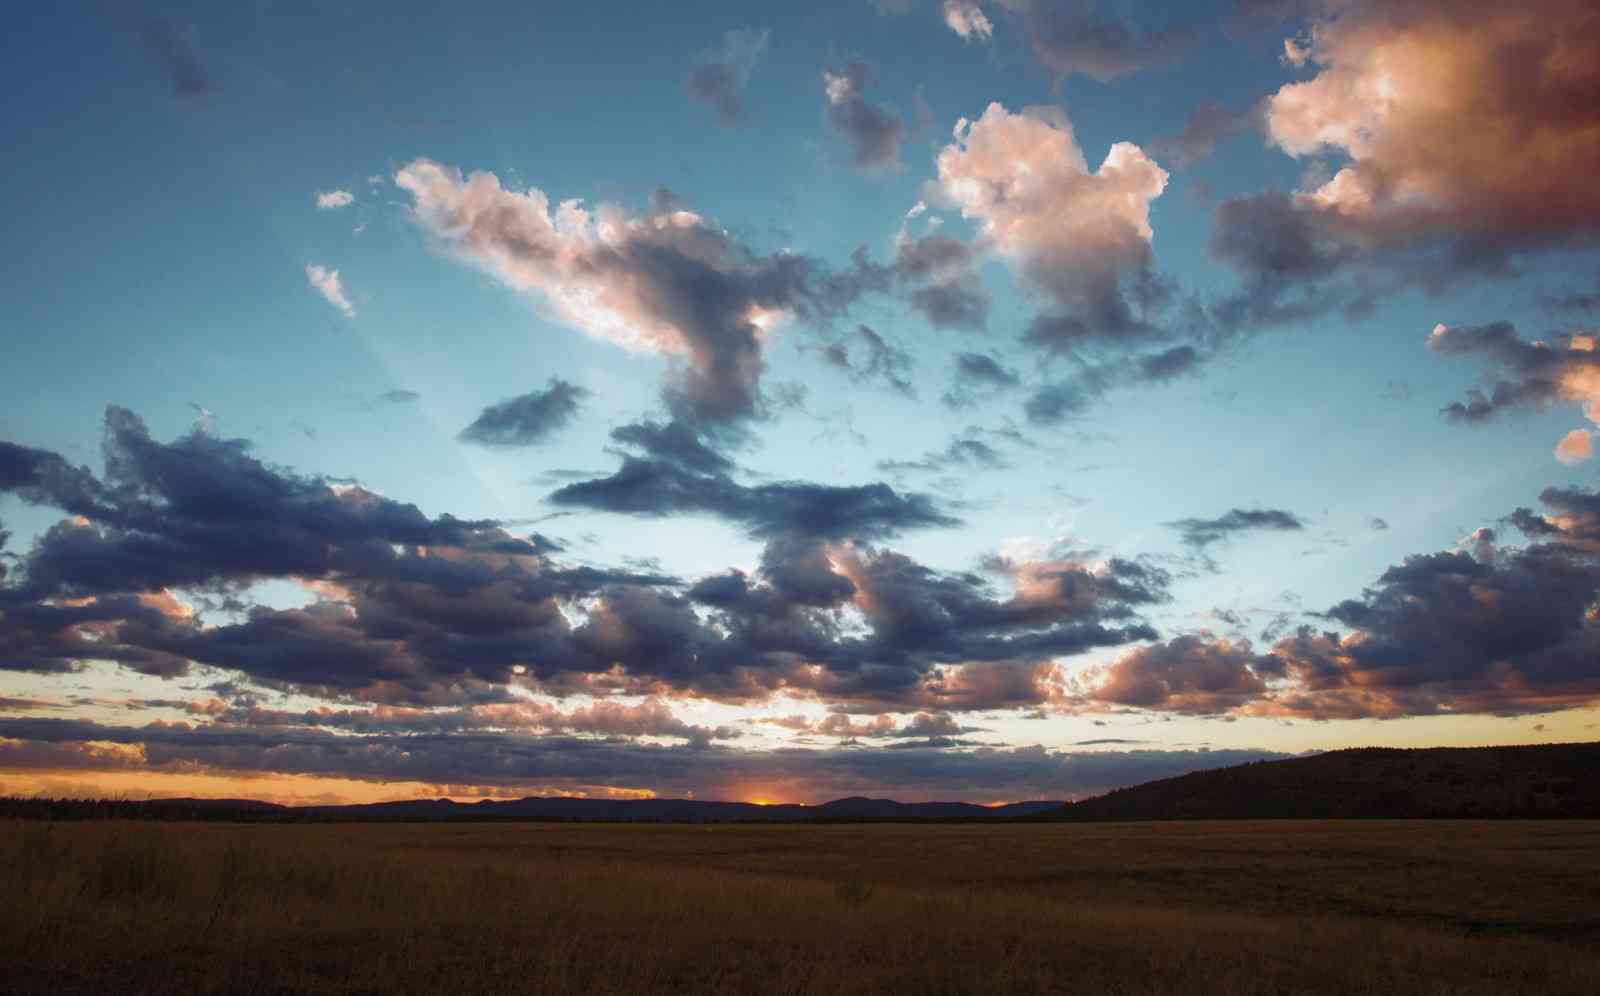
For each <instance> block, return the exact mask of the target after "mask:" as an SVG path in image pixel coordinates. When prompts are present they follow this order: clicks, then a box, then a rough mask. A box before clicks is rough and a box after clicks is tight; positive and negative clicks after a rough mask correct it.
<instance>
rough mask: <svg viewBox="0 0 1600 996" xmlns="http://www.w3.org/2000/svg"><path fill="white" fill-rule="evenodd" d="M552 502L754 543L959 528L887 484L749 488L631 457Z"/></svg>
mask: <svg viewBox="0 0 1600 996" xmlns="http://www.w3.org/2000/svg"><path fill="white" fill-rule="evenodd" d="M547 500H548V501H549V502H551V503H552V504H555V505H560V506H567V507H575V508H589V509H595V510H597V511H605V512H619V513H623V514H627V515H643V516H649V517H661V516H668V515H678V514H701V515H712V516H716V517H718V518H722V519H726V520H728V521H730V522H735V523H738V524H740V525H742V526H744V527H745V528H747V529H749V530H750V532H751V533H752V534H753V535H756V536H781V535H787V534H799V535H806V536H828V537H836V538H843V537H860V538H864V539H876V538H882V537H886V536H893V535H896V534H898V533H901V532H903V531H905V530H908V529H926V528H934V527H950V526H954V525H957V524H959V520H957V519H955V518H953V517H952V516H950V515H948V514H946V513H944V512H943V511H941V510H940V508H939V506H938V505H937V504H936V503H935V502H934V501H933V500H932V499H931V498H929V497H928V496H927V495H923V494H915V493H908V494H904V495H902V494H899V493H897V492H896V491H895V490H894V489H893V488H891V487H889V486H888V485H887V484H881V483H879V484H863V485H855V486H846V485H829V484H813V483H809V482H805V481H783V482H778V483H769V484H756V485H744V484H740V483H738V482H737V481H735V480H734V479H733V478H732V477H730V476H728V475H727V474H726V473H725V472H722V471H715V472H706V471H702V470H698V469H696V468H694V467H691V466H688V465H685V464H683V463H681V462H676V461H672V460H666V459H660V458H655V457H635V456H625V457H624V458H623V461H622V466H621V468H619V469H618V470H617V472H616V473H614V474H612V475H611V476H610V477H603V478H597V479H595V480H591V481H580V482H577V483H574V484H569V485H567V486H566V487H563V488H560V489H558V490H556V491H555V492H553V493H551V495H550V496H549V498H548V499H547Z"/></svg>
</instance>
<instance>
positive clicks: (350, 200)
mask: <svg viewBox="0 0 1600 996" xmlns="http://www.w3.org/2000/svg"><path fill="white" fill-rule="evenodd" d="M355 202H356V195H355V194H352V193H351V192H350V191H348V190H327V191H323V192H321V193H319V194H317V209H318V210H320V211H337V210H338V209H339V208H344V207H349V206H350V205H352V204H354V203H355Z"/></svg>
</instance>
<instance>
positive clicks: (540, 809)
mask: <svg viewBox="0 0 1600 996" xmlns="http://www.w3.org/2000/svg"><path fill="white" fill-rule="evenodd" d="M1060 808H1061V801H1060V800H1058V799H1052V800H1045V801H1038V802H1016V803H1011V804H1009V805H1003V806H979V805H975V804H972V803H966V802H896V801H894V800H893V799H868V798H863V797H859V796H856V797H851V798H847V799H835V800H833V801H832V802H825V803H822V804H821V805H816V806H803V805H794V804H789V805H768V806H763V805H757V804H756V803H751V802H715V801H709V800H699V799H576V798H560V797H557V798H538V797H529V798H525V799H511V800H505V801H500V800H492V799H486V800H483V801H481V802H470V803H468V802H454V801H452V800H449V799H408V800H403V801H397V802H377V803H367V804H363V805H349V806H280V805H276V804H274V803H270V802H257V801H254V800H250V799H152V800H148V801H127V800H109V799H0V817H6V816H14V817H23V818H30V817H31V818H50V819H96V818H121V819H158V820H182V819H198V820H230V821H240V822H268V823H290V822H364V821H372V822H430V823H431V822H460V821H473V822H483V821H496V820H502V821H505V820H557V821H566V820H572V821H583V820H592V821H605V822H637V823H851V822H873V821H878V822H889V821H931V820H993V819H1002V820H1003V819H1017V818H1024V817H1032V818H1037V817H1039V816H1041V815H1044V814H1049V813H1055V812H1058V811H1059V810H1060Z"/></svg>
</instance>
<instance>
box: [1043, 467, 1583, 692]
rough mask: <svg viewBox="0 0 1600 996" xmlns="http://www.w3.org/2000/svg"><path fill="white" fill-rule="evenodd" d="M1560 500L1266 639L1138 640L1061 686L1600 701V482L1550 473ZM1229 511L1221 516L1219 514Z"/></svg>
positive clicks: (1409, 564)
mask: <svg viewBox="0 0 1600 996" xmlns="http://www.w3.org/2000/svg"><path fill="white" fill-rule="evenodd" d="M1540 498H1541V500H1542V501H1543V502H1544V503H1545V505H1547V506H1548V508H1549V509H1550V511H1549V513H1548V514H1539V513H1536V512H1534V511H1532V510H1530V509H1527V508H1519V509H1517V510H1516V511H1515V512H1513V513H1512V514H1511V515H1510V516H1508V517H1507V520H1506V521H1507V522H1508V523H1509V524H1510V525H1512V526H1514V527H1515V528H1516V529H1518V530H1519V531H1520V532H1522V533H1523V535H1525V536H1526V537H1528V539H1529V540H1531V542H1530V543H1529V544H1528V545H1526V546H1522V547H1509V546H1503V545H1501V544H1500V542H1499V537H1498V535H1497V533H1496V531H1495V530H1493V529H1480V530H1478V531H1477V532H1475V533H1474V534H1473V535H1472V536H1471V537H1470V538H1469V540H1467V541H1465V542H1464V543H1463V544H1462V546H1463V548H1462V549H1454V550H1446V551H1442V552H1438V553H1431V554H1418V555H1416V556H1411V557H1407V558H1406V559H1405V560H1404V561H1403V562H1401V563H1399V564H1396V565H1394V566H1392V567H1390V568H1389V569H1388V570H1386V571H1384V573H1383V574H1382V575H1381V576H1380V577H1379V578H1378V580H1377V581H1376V582H1375V583H1373V584H1372V585H1371V586H1369V587H1368V588H1366V589H1365V590H1364V591H1363V592H1362V594H1361V596H1360V597H1358V598H1352V599H1347V600H1345V601H1342V602H1339V603H1338V604H1337V605H1334V606H1333V607H1331V608H1330V609H1328V610H1327V611H1326V612H1324V613H1321V614H1320V615H1321V617H1322V618H1323V619H1325V620H1327V621H1328V622H1331V623H1334V624H1336V625H1337V626H1339V627H1342V629H1328V630H1326V631H1318V630H1316V629H1313V628H1311V627H1302V628H1300V629H1299V630H1298V631H1296V632H1294V633H1293V634H1291V635H1289V636H1287V637H1284V638H1281V639H1278V640H1277V642H1276V643H1275V644H1274V645H1273V646H1272V648H1271V649H1270V650H1268V651H1264V652H1259V653H1258V652H1256V651H1254V650H1253V649H1252V648H1251V646H1250V645H1249V643H1248V642H1246V641H1242V640H1237V641H1228V640H1216V639H1214V638H1212V637H1210V635H1209V634H1198V635H1189V636H1184V637H1179V638H1177V639H1174V640H1172V641H1171V642H1169V643H1168V644H1164V645H1160V644H1158V645H1154V646H1151V647H1140V648H1136V649H1134V650H1132V651H1129V652H1127V653H1126V654H1124V655H1123V656H1122V657H1121V658H1120V659H1119V660H1118V661H1116V662H1115V663H1114V664H1112V665H1109V666H1107V667H1105V668H1100V669H1097V670H1093V671H1091V672H1090V673H1089V674H1088V676H1087V677H1086V678H1085V679H1084V680H1082V681H1080V682H1079V683H1077V684H1076V685H1075V686H1074V687H1073V688H1072V689H1070V690H1069V692H1068V693H1067V694H1066V695H1065V696H1064V701H1065V702H1066V703H1068V704H1069V705H1073V706H1076V707H1079V708H1096V707H1099V708H1105V707H1108V706H1125V707H1131V708H1143V709H1150V710H1157V711H1161V710H1165V711H1178V712H1199V713H1220V712H1227V713H1234V714H1242V715H1261V716H1291V717H1299V718H1307V719H1351V718H1397V717H1402V716H1430V715H1446V714H1496V715H1521V714H1528V713H1539V712H1548V711H1553V710H1559V709H1569V708H1578V707H1586V706H1589V705H1592V704H1594V703H1595V702H1600V669H1597V668H1596V667H1595V662H1596V661H1597V660H1600V610H1597V606H1600V493H1597V492H1594V491H1591V490H1586V489H1580V488H1550V489H1547V490H1546V491H1544V492H1543V493H1542V494H1541V495H1540ZM1225 518H1226V517H1225Z"/></svg>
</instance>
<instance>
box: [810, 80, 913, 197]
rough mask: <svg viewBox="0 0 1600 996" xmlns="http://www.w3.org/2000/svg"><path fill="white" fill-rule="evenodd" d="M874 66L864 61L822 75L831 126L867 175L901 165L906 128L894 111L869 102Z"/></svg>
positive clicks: (859, 167) (852, 160)
mask: <svg viewBox="0 0 1600 996" xmlns="http://www.w3.org/2000/svg"><path fill="white" fill-rule="evenodd" d="M871 83H872V66H870V65H869V64H867V63H866V62H863V61H861V60H860V59H855V60H852V61H851V62H849V63H847V64H846V65H845V66H844V67H843V68H841V69H839V70H837V71H835V70H828V71H826V72H824V73H823V74H822V92H823V96H824V97H825V98H826V99H827V103H828V123H829V124H830V125H832V126H833V130H834V131H836V132H838V133H839V134H840V135H841V136H842V137H843V138H844V139H845V140H846V141H848V142H849V143H850V161H851V162H852V163H853V164H854V165H855V166H856V167H857V168H858V169H862V170H865V171H867V172H884V171H887V170H893V169H897V168H898V167H899V166H900V138H901V134H902V133H903V132H904V130H905V127H904V125H902V124H901V122H900V118H899V117H898V116H897V115H896V114H895V113H894V112H893V111H889V110H886V109H884V108H882V107H879V106H878V105H876V104H873V103H871V102H870V101H868V100H867V99H866V89H867V87H868V86H869V85H871Z"/></svg>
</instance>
